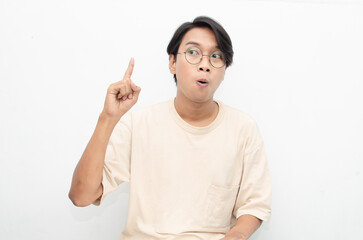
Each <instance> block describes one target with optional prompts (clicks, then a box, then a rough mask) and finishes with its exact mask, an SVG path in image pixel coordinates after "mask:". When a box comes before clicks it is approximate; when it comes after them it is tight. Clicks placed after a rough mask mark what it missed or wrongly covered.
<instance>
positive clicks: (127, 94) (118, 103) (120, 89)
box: [102, 58, 141, 121]
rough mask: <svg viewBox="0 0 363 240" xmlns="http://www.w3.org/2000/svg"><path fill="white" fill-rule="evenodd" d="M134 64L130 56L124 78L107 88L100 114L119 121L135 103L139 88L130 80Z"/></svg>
mask: <svg viewBox="0 0 363 240" xmlns="http://www.w3.org/2000/svg"><path fill="white" fill-rule="evenodd" d="M134 65H135V61H134V59H133V58H131V59H130V62H129V66H128V68H127V70H126V73H125V75H124V78H123V79H122V80H121V81H119V82H116V83H113V84H111V85H110V86H109V88H108V89H107V95H106V100H105V104H104V108H103V110H102V114H103V115H105V116H106V117H109V118H111V119H114V120H115V121H119V120H120V118H121V117H122V116H123V115H124V114H125V113H126V112H127V111H129V110H130V109H131V108H132V106H134V105H135V103H136V102H137V99H138V98H139V94H140V91H141V88H140V87H138V86H136V85H135V84H134V83H133V82H132V81H131V75H132V71H133V69H134Z"/></svg>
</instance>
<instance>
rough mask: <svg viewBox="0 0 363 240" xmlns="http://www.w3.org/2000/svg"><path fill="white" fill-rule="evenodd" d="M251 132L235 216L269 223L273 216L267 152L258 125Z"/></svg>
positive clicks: (244, 158) (234, 210)
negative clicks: (245, 216) (250, 217)
mask: <svg viewBox="0 0 363 240" xmlns="http://www.w3.org/2000/svg"><path fill="white" fill-rule="evenodd" d="M253 128H254V129H253V130H252V131H251V133H252V134H253V136H250V139H251V141H250V143H249V145H250V146H247V147H246V149H248V150H249V151H247V152H245V153H244V154H243V168H242V178H241V183H240V188H239V191H238V194H237V200H236V204H235V207H234V209H233V215H234V216H235V217H236V219H237V218H238V217H240V216H241V215H245V214H250V215H253V216H255V217H257V218H259V219H261V220H263V221H267V220H268V219H269V217H270V214H271V206H270V202H271V180H270V172H269V168H268V163H267V157H266V151H265V147H264V143H263V141H262V138H261V135H260V133H259V131H258V128H257V125H255V126H254V127H253Z"/></svg>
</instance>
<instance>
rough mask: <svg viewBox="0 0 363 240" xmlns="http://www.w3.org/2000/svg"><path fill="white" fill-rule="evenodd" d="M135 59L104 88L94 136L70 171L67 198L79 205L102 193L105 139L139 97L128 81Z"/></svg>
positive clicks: (134, 86) (85, 204) (91, 201)
mask: <svg viewBox="0 0 363 240" xmlns="http://www.w3.org/2000/svg"><path fill="white" fill-rule="evenodd" d="M133 68H134V59H131V60H130V63H129V66H128V68H127V70H126V73H125V75H124V78H123V79H122V80H121V81H119V82H116V83H113V84H111V85H110V86H109V88H108V89H107V95H106V100H105V104H104V108H103V110H102V113H101V114H100V116H99V118H98V122H97V125H96V128H95V131H94V132H93V135H92V137H91V139H90V141H89V143H88V144H87V147H86V149H85V150H84V152H83V154H82V157H81V159H80V160H79V162H78V164H77V166H76V169H75V170H74V173H73V179H72V185H71V189H70V191H69V194H68V196H69V198H70V199H71V200H72V202H73V204H74V205H76V206H79V207H83V206H88V205H90V204H91V203H93V202H94V201H95V200H96V199H98V198H100V197H101V196H102V192H103V187H102V184H101V183H102V174H103V166H104V161H105V153H106V148H107V144H108V141H109V139H110V136H111V134H112V131H113V129H114V127H115V126H116V124H117V122H118V121H119V120H120V119H121V117H122V116H123V115H124V114H125V113H126V112H127V111H129V110H130V109H131V108H132V106H134V105H135V103H136V102H137V100H138V97H139V94H140V91H141V88H140V87H137V86H136V85H135V84H134V83H133V82H132V81H131V75H132V71H133Z"/></svg>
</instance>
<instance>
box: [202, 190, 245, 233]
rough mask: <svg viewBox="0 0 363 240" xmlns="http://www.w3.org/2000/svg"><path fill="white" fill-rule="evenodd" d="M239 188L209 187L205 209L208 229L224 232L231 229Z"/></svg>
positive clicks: (205, 223)
mask: <svg viewBox="0 0 363 240" xmlns="http://www.w3.org/2000/svg"><path fill="white" fill-rule="evenodd" d="M238 188H239V185H235V186H229V187H225V186H223V187H222V186H217V185H213V184H212V185H210V186H209V188H208V192H207V196H206V197H207V199H206V205H205V208H204V210H205V212H204V216H205V222H204V225H205V227H206V228H213V229H214V228H215V229H221V230H222V229H225V228H226V227H229V225H230V222H231V217H232V211H233V208H234V205H235V202H236V197H237V193H238Z"/></svg>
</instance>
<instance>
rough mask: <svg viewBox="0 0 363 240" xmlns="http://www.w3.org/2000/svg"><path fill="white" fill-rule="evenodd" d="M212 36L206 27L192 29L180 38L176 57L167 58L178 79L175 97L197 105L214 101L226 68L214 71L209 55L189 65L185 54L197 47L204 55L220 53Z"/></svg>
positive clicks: (172, 71) (171, 70)
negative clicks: (191, 48)
mask: <svg viewBox="0 0 363 240" xmlns="http://www.w3.org/2000/svg"><path fill="white" fill-rule="evenodd" d="M217 45H218V44H217V41H216V38H215V36H214V33H213V32H212V30H210V29H209V28H199V27H198V28H193V29H191V30H189V31H188V32H187V33H186V34H185V35H184V37H183V39H182V42H181V44H180V46H179V50H178V53H180V54H178V55H177V58H176V60H175V58H174V55H170V56H169V68H170V72H171V73H172V74H176V77H177V81H178V82H177V97H178V98H183V99H184V100H189V101H192V102H196V103H203V102H208V101H211V100H213V95H214V92H215V91H216V90H217V88H218V87H219V85H220V83H221V82H222V81H223V79H224V73H225V71H226V66H223V67H222V68H215V67H213V66H212V65H211V64H210V62H209V57H208V56H203V58H202V61H201V62H200V63H198V64H195V65H193V64H190V63H189V62H188V61H187V60H186V59H185V54H184V52H185V51H186V50H187V49H189V48H190V47H197V48H199V49H200V50H201V51H202V53H203V55H211V54H212V53H213V52H215V51H218V50H220V49H219V48H218V46H217Z"/></svg>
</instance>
